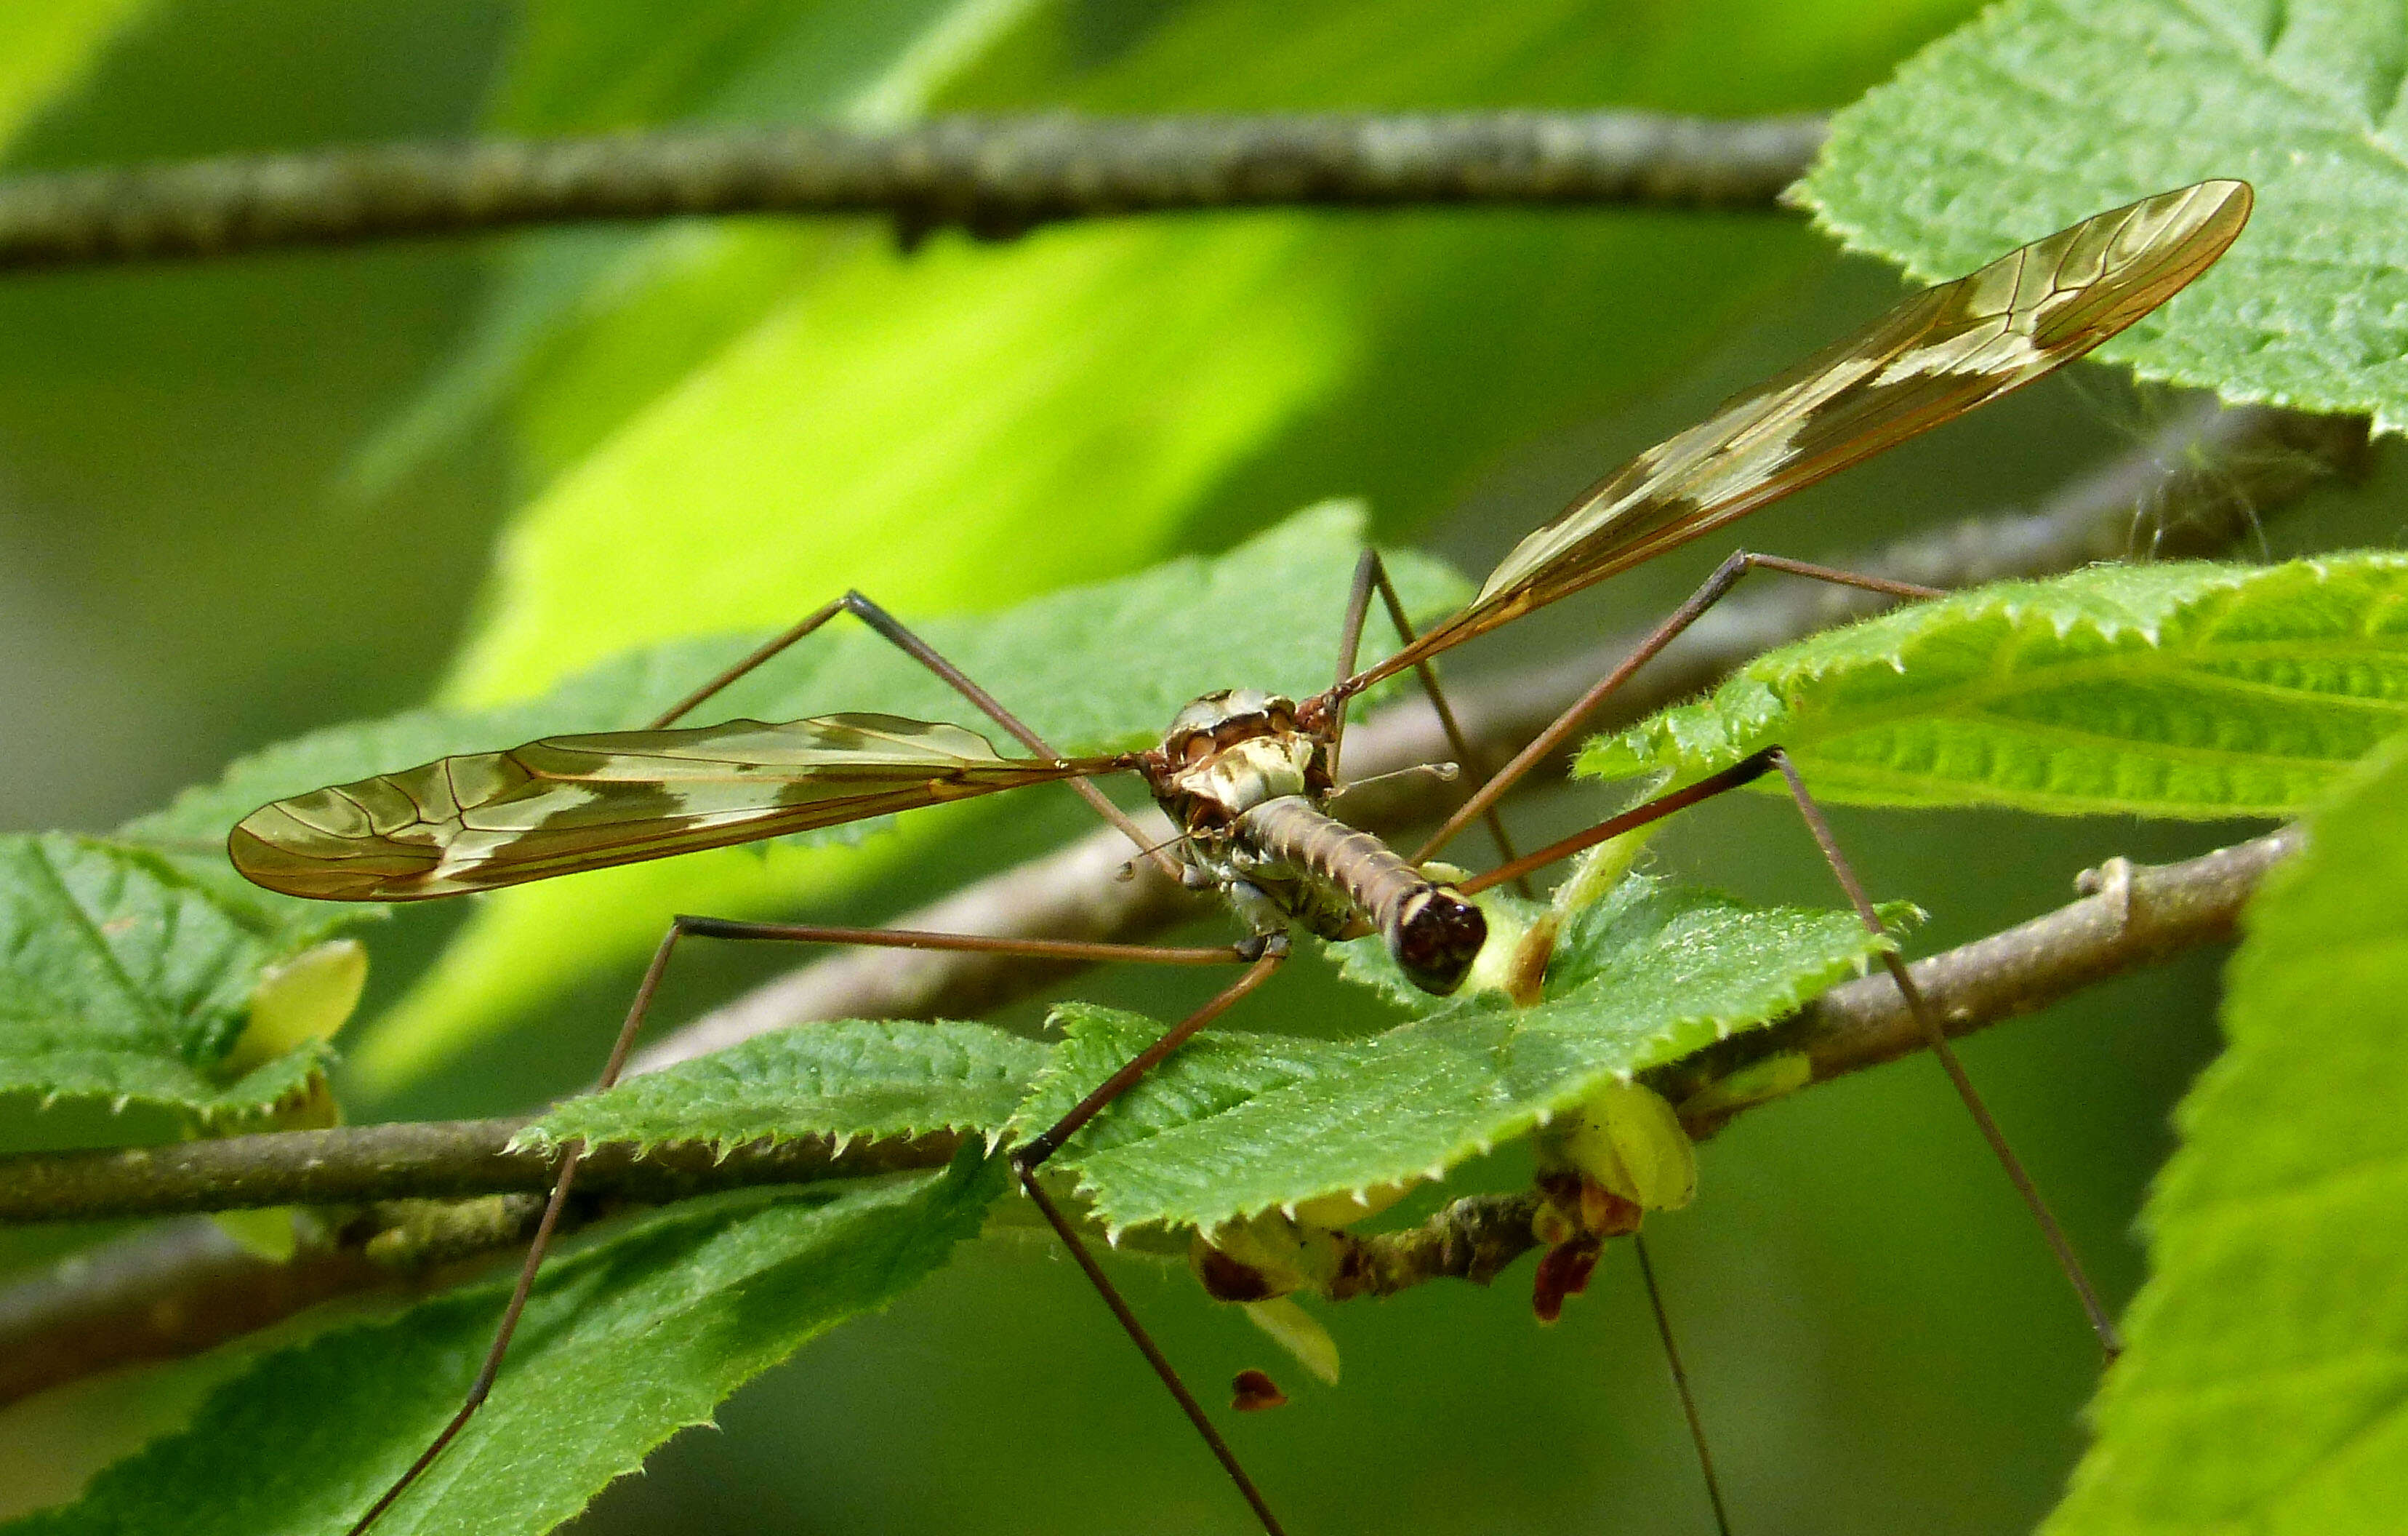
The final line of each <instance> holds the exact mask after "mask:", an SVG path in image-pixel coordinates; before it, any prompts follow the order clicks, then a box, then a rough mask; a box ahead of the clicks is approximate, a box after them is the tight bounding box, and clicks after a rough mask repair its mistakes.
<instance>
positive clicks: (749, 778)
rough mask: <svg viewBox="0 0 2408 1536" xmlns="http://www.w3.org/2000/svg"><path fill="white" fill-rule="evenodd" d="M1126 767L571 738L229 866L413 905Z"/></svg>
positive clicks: (413, 777) (265, 814)
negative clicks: (468, 892)
mask: <svg viewBox="0 0 2408 1536" xmlns="http://www.w3.org/2000/svg"><path fill="white" fill-rule="evenodd" d="M1123 766H1124V765H1123V764H1122V762H1121V761H1120V759H1118V758H1082V759H1069V760H1059V761H1056V760H1046V759H1014V758H1005V757H999V756H997V755H996V751H995V748H994V747H993V746H991V745H990V744H989V743H988V742H987V740H986V739H985V738H983V737H982V736H979V735H977V734H975V733H973V732H970V731H966V730H964V729H962V728H961V727H960V726H958V725H930V724H928V723H927V722H925V721H919V720H905V719H902V718H900V717H898V716H896V715H883V714H836V715H823V716H820V717H818V718H816V719H811V720H796V721H792V722H789V723H787V724H784V725H764V724H763V723H761V722H760V721H757V720H731V721H729V722H727V723H726V724H724V725H710V726H705V727H702V728H700V729H696V730H670V731H619V732H611V733H607V734H602V735H595V736H555V737H549V738H546V739H543V740H540V741H531V742H529V743H527V744H526V745H525V746H523V747H517V748H513V749H512V750H510V751H509V752H493V753H479V754H475V755H472V756H465V757H445V758H442V759H439V760H438V761H436V762H432V763H427V764H424V765H423V766H422V767H419V768H406V769H404V770H403V771H401V772H399V773H384V774H379V775H378V776H377V777H375V778H373V779H363V780H361V781H360V782H357V783H351V784H338V785H336V786H335V787H333V788H330V789H321V790H315V791H312V792H311V793H309V794H308V795H299V796H295V797H293V798H292V799H289V800H279V801H277V802H276V803H275V804H273V805H268V806H263V807H261V808H260V809H259V810H257V811H252V812H251V814H250V815H249V816H246V817H244V818H243V820H242V822H241V824H240V825H237V826H236V828H235V829H234V831H233V833H232V834H231V835H230V836H229V837H228V838H227V840H226V852H227V854H228V855H229V856H230V857H232V858H233V860H234V865H235V868H237V869H239V870H241V871H242V873H243V874H244V875H245V876H247V877H248V878H249V879H251V881H252V882H253V883H257V884H260V885H265V886H266V887H267V888H268V889H269V890H272V891H282V892H284V893H285V894H286V895H288V896H303V897H319V898H321V899H323V900H333V901H415V900H421V899H423V898H425V897H437V896H451V895H453V894H455V893H457V892H461V891H482V890H491V889H493V888H494V887H495V886H501V885H515V884H518V883H521V882H523V881H529V880H542V879H544V878H546V877H548V876H552V875H559V874H567V873H570V872H573V871H576V870H581V869H598V868H602V867H603V866H605V865H611V864H628V863H633V862H634V861H636V860H638V859H649V858H662V857H666V856H667V855H668V854H685V853H691V852H693V851H695V849H699V848H719V847H724V846H725V845H727V844H729V843H737V842H749V841H752V840H754V839H757V838H773V837H778V836H780V835H781V834H784V833H789V832H806V831H810V830H811V829H812V828H814V827H822V826H835V825H839V824H841V823H844V822H851V821H859V820H861V819H862V818H864V817H867V816H880V815H884V814H886V813H888V812H890V811H909V810H911V809H913V808H915V807H918V806H924V805H935V804H937V803H939V802H940V801H945V800H960V799H968V798H969V797H973V796H978V795H989V794H993V793H994V792H996V790H1001V789H1012V788H1016V787H1018V786H1019V785H1022V784H1034V783H1044V782H1050V781H1053V780H1057V779H1072V778H1078V777H1082V776H1083V775H1087V774H1094V773H1102V772H1108V771H1111V769H1113V768H1120V767H1123Z"/></svg>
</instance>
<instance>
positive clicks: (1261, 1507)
mask: <svg viewBox="0 0 2408 1536" xmlns="http://www.w3.org/2000/svg"><path fill="white" fill-rule="evenodd" d="M1012 1161H1013V1165H1014V1167H1015V1170H1017V1171H1018V1173H1019V1174H1020V1187H1021V1188H1023V1189H1025V1190H1026V1191H1028V1198H1029V1199H1032V1200H1035V1201H1036V1202H1037V1209H1038V1210H1039V1212H1041V1213H1043V1214H1044V1216H1045V1222H1046V1225H1047V1226H1049V1227H1053V1228H1054V1235H1055V1236H1057V1237H1059V1238H1060V1239H1061V1240H1062V1245H1063V1246H1064V1247H1066V1248H1068V1249H1069V1250H1070V1256H1071V1258H1072V1259H1074V1260H1076V1261H1077V1263H1078V1266H1079V1268H1080V1269H1081V1270H1084V1271H1085V1273H1086V1276H1087V1280H1088V1282H1089V1283H1090V1284H1092V1285H1094V1286H1095V1287H1096V1290H1097V1293H1098V1294H1099V1295H1101V1296H1102V1297H1103V1299H1104V1305H1105V1306H1107V1307H1110V1308H1111V1311H1112V1315H1113V1316H1114V1317H1116V1318H1118V1319H1119V1320H1120V1325H1121V1327H1122V1328H1125V1330H1127V1333H1128V1336H1129V1339H1130V1341H1131V1342H1134V1343H1135V1344H1136V1345H1137V1347H1138V1351H1139V1353H1140V1354H1142V1355H1143V1356H1144V1357H1145V1360H1146V1364H1148V1365H1150V1366H1152V1367H1154V1374H1155V1375H1156V1376H1159V1377H1160V1378H1162V1385H1164V1386H1166V1387H1168V1389H1169V1391H1170V1395H1171V1397H1173V1398H1174V1399H1176V1400H1178V1402H1179V1408H1180V1411H1181V1412H1182V1413H1183V1414H1186V1415H1187V1422H1188V1423H1190V1424H1193V1425H1194V1426H1196V1432H1197V1434H1199V1435H1201V1436H1203V1437H1204V1443H1205V1444H1206V1445H1209V1446H1211V1450H1212V1455H1213V1457H1214V1458H1215V1459H1217V1460H1218V1461H1219V1462H1220V1463H1221V1470H1222V1471H1225V1472H1227V1473H1228V1474H1229V1481H1230V1482H1232V1483H1235V1484H1236V1485H1238V1492H1239V1493H1240V1494H1242V1495H1243V1496H1244V1497H1245V1500H1246V1502H1247V1503H1248V1504H1249V1505H1251V1506H1252V1507H1253V1509H1254V1518H1255V1519H1257V1520H1260V1521H1261V1522H1262V1523H1263V1529H1264V1530H1265V1531H1266V1532H1268V1533H1269V1536H1286V1532H1285V1531H1284V1530H1283V1529H1282V1528H1281V1526H1280V1523H1279V1516H1277V1515H1275V1514H1272V1513H1271V1507H1270V1505H1269V1502H1267V1501H1266V1500H1264V1498H1263V1494H1262V1490H1261V1489H1260V1488H1258V1487H1256V1486H1254V1479H1253V1478H1251V1477H1249V1476H1247V1475H1246V1469H1245V1468H1244V1467H1242V1466H1240V1464H1239V1462H1238V1456H1237V1453H1236V1452H1234V1451H1232V1450H1230V1449H1229V1443H1228V1442H1227V1441H1226V1440H1223V1439H1222V1438H1221V1431H1220V1430H1218V1429H1216V1428H1213V1427H1212V1421H1211V1419H1210V1418H1208V1417H1206V1416H1205V1414H1204V1405H1203V1404H1202V1403H1199V1402H1197V1400H1196V1394H1195V1393H1193V1392H1190V1391H1189V1390H1188V1389H1187V1384H1186V1383H1185V1382H1183V1381H1181V1380H1180V1379H1179V1372H1178V1371H1177V1370H1176V1369H1174V1368H1173V1367H1172V1365H1171V1363H1170V1360H1169V1358H1168V1357H1167V1356H1165V1355H1164V1354H1163V1353H1162V1347H1161V1346H1160V1345H1158V1344H1156V1343H1155V1342H1154V1336H1153V1335H1152V1334H1149V1333H1148V1332H1146V1331H1145V1325H1144V1324H1142V1323H1140V1322H1139V1321H1138V1320H1137V1313H1134V1312H1132V1311H1130V1310H1129V1304H1128V1302H1127V1301H1126V1300H1125V1299H1123V1298H1122V1296H1121V1293H1120V1288H1119V1287H1118V1286H1116V1285H1113V1284H1112V1282H1111V1276H1109V1275H1107V1274H1105V1273H1104V1267H1103V1266H1102V1265H1100V1264H1098V1263H1097V1262H1096V1256H1095V1255H1094V1254H1093V1253H1091V1252H1089V1251H1088V1248H1087V1245H1086V1243H1085V1242H1082V1241H1081V1239H1080V1237H1079V1234H1078V1232H1077V1231H1076V1230H1075V1229H1074V1228H1073V1227H1071V1226H1070V1223H1069V1222H1068V1219H1066V1218H1065V1217H1064V1216H1063V1214H1062V1213H1061V1211H1060V1210H1059V1209H1058V1208H1057V1207H1055V1205H1054V1201H1053V1200H1052V1199H1051V1198H1049V1197H1048V1196H1047V1195H1046V1193H1045V1190H1044V1187H1043V1186H1042V1185H1040V1184H1039V1183H1038V1182H1037V1170H1035V1169H1034V1168H1031V1167H1029V1166H1027V1165H1025V1164H1023V1163H1021V1162H1020V1160H1019V1159H1018V1158H1017V1157H1014V1158H1013V1160H1012Z"/></svg>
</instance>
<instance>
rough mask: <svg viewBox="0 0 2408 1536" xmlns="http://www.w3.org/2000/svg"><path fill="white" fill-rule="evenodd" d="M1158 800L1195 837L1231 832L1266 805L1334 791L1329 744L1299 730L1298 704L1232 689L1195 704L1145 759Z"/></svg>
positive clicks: (1257, 691) (1251, 690) (1172, 724)
mask: <svg viewBox="0 0 2408 1536" xmlns="http://www.w3.org/2000/svg"><path fill="white" fill-rule="evenodd" d="M1144 766H1145V768H1146V770H1147V777H1148V779H1149V780H1150V781H1151V782H1152V783H1153V786H1154V798H1155V799H1156V800H1157V801H1159V802H1160V803H1161V805H1162V808H1163V809H1164V810H1165V811H1168V812H1169V813H1170V815H1171V816H1172V817H1173V818H1174V819H1175V820H1177V821H1178V822H1179V824H1180V825H1182V826H1183V827H1185V828H1187V829H1188V830H1190V831H1209V830H1214V829H1218V828H1222V827H1226V826H1227V825H1229V824H1230V823H1231V822H1233V821H1235V820H1236V819H1237V818H1238V817H1239V816H1240V815H1242V814H1243V813H1244V812H1245V811H1248V810H1250V809H1252V808H1253V807H1254V806H1257V805H1260V804H1262V803H1263V802H1264V801H1265V800H1269V799H1276V798H1278V797H1281V796H1283V795H1301V796H1304V797H1307V798H1309V799H1312V801H1314V802H1315V803H1316V804H1317V803H1319V802H1320V800H1322V799H1323V798H1324V797H1326V796H1327V795H1328V793H1329V791H1330V788H1331V781H1330V776H1329V743H1328V742H1327V741H1326V739H1324V738H1322V737H1321V736H1320V735H1318V734H1317V733H1314V732H1312V731H1309V730H1306V729H1304V728H1302V727H1300V726H1299V725H1297V708H1296V700H1294V699H1292V698H1287V697H1284V696H1281V695H1279V694H1269V693H1265V692H1263V691H1262V690H1261V689H1259V688H1226V689H1223V690H1222V691H1221V692H1219V693H1216V694H1206V695H1205V696H1203V697H1201V698H1198V699H1195V700H1192V701H1190V702H1189V703H1188V704H1187V705H1186V707H1185V708H1183V709H1182V710H1181V711H1179V713H1178V714H1177V715H1176V716H1174V717H1173V718H1172V720H1171V722H1170V729H1169V730H1168V731H1166V732H1164V733H1163V738H1162V745H1161V746H1159V747H1157V748H1155V749H1154V751H1153V752H1150V753H1148V754H1145V759H1144Z"/></svg>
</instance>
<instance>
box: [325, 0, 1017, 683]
mask: <svg viewBox="0 0 2408 1536" xmlns="http://www.w3.org/2000/svg"><path fill="white" fill-rule="evenodd" d="M1026 8H1027V5H1026V0H893V3H890V4H885V5H879V6H830V5H820V4H810V3H796V0H776V3H771V4H767V5H764V4H758V3H755V0H712V3H709V4H702V5H693V6H681V7H675V8H674V9H673V10H665V9H664V8H663V7H658V6H645V5H626V4H613V5H594V4H585V3H572V4H559V3H554V0H538V3H537V4H534V5H531V6H529V7H526V9H527V12H528V14H527V15H526V17H525V18H524V20H523V24H522V25H521V28H520V30H519V34H518V39H517V46H516V48H515V49H514V50H512V54H511V57H510V58H509V61H508V64H507V65H506V67H505V70H504V72H503V77H502V80H501V87H500V90H499V91H498V92H497V93H496V96H495V103H494V108H493V110H492V111H491V113H490V114H489V120H488V125H489V126H490V127H491V128H492V130H493V131H495V132H496V133H501V134H511V135H522V136H558V135H565V134H596V133H609V132H612V131H619V130H628V129H637V128H641V127H645V126H649V125H651V124H653V123H659V122H679V121H695V120H700V121H705V122H712V121H722V122H724V121H744V122H809V121H814V120H822V121H824V120H829V119H834V120H839V121H845V122H854V123H857V124H862V125H871V124H877V123H885V122H897V121H901V120H905V119H908V118H909V117H910V116H912V115H914V114H915V113H916V112H917V111H918V109H919V107H920V105H921V103H922V102H924V101H925V98H926V96H927V94H928V93H929V92H930V91H931V90H933V89H935V88H936V87H937V86H938V85H939V84H940V83H941V82H942V81H943V80H944V79H946V78H947V77H948V76H949V75H950V74H951V73H952V72H953V70H954V69H956V68H958V67H959V66H960V65H961V64H962V62H963V61H964V60H965V59H966V58H968V57H972V56H975V54H976V53H977V52H978V50H980V49H981V48H982V46H983V45H984V43H985V41H986V39H987V38H988V37H989V36H991V35H992V34H994V33H995V32H996V31H997V30H998V29H1001V28H1004V27H1007V26H1009V25H1010V24H1011V22H1013V21H1014V20H1015V19H1016V18H1017V16H1018V15H1019V14H1020V13H1021V12H1022V11H1024V10H1025V9H1026ZM881 237H882V232H880V231H878V230H877V229H875V228H874V227H865V226H864V225H863V224H861V223H858V222H855V223H827V222H820V223H806V224H799V225H798V224H791V223H753V222H730V221H716V222H710V223H690V224H683V225H676V226H670V227H666V228H656V229H652V230H646V231H642V232H640V233H638V232H630V231H627V230H618V229H601V230H559V231H547V232H544V233H540V234H535V235H529V236H525V237H521V238H519V239H516V240H514V241H512V242H510V243H509V245H508V246H507V247H506V248H505V249H504V250H503V251H502V252H501V253H500V255H499V257H498V259H497V261H496V268H497V280H496V282H495V289H494V292H493V294H491V295H490V297H489V298H488V300H487V302H486V304H485V307H484V311H483V314H482V315H481V317H480V322H479V323H478V325H477V327H476V329H475V330H474V332H473V333H472V334H471V335H470V337H468V340H467V343H466V347H465V348H464V349H463V350H462V352H460V353H459V355H458V356H457V357H456V358H455V359H454V361H453V362H452V365H451V366H449V367H447V368H446V369H445V370H444V371H443V372H442V374H441V375H440V376H439V377H438V378H437V379H436V380H434V382H433V383H432V384H431V385H430V386H429V388H428V389H427V391H426V393H425V394H424V395H423V396H422V397H421V398H420V399H419V400H418V402H417V403H416V404H415V405H414V406H413V407H412V408H411V409H409V411H407V412H406V413H405V414H404V415H403V416H402V417H401V418H400V419H399V420H397V421H395V422H394V423H392V425H391V426H390V427H388V428H387V430H386V431H385V432H384V433H383V434H381V435H380V438H379V439H378V440H377V441H376V442H374V443H372V444H371V445H370V446H369V447H368V448H367V449H366V451H365V452H364V453H363V454H362V455H361V460H360V463H359V466H358V468H357V474H358V477H359V478H360V479H361V480H363V481H366V483H367V484H369V485H371V486H375V485H381V484H386V483H390V482H391V481H393V480H394V478H395V477H396V476H398V475H399V474H401V473H402V472H404V471H406V470H408V469H409V468H410V467H413V466H415V465H416V464H418V463H419V462H421V461H422V460H423V459H424V458H425V457H426V456H427V455H428V454H429V453H430V452H434V451H436V450H437V449H439V448H440V447H441V446H442V444H443V443H444V442H446V441H447V440H449V439H451V438H454V437H456V436H458V435H460V434H461V433H462V432H464V431H465V430H466V429H467V428H468V427H469V426H471V425H472V424H473V423H475V422H476V421H477V420H478V419H479V418H480V417H482V416H485V415H487V414H489V413H491V412H493V411H495V409H501V408H502V407H504V406H505V405H508V404H510V403H511V401H512V397H513V396H514V395H515V396H516V400H515V404H516V407H517V423H516V424H517V426H518V429H519V431H520V435H521V437H520V441H521V446H522V447H523V449H524V450H525V457H526V458H527V459H528V460H529V461H530V468H531V470H532V472H533V478H534V480H535V481H537V482H538V483H540V482H541V481H546V480H549V479H551V478H552V475H554V474H556V473H558V472H559V471H561V470H562V469H565V468H567V467H571V466H573V465H575V464H576V463H577V461H578V460H579V459H581V458H582V457H583V456H584V455H585V454H586V453H588V452H592V450H593V449H594V447H595V445H596V443H598V442H599V441H601V440H602V439H603V438H606V437H608V436H609V433H611V432H612V431H613V430H615V429H616V428H617V427H618V426H619V425H620V424H621V423H624V421H625V420H626V419H627V418H628V416H630V415H631V414H632V413H634V412H636V411H637V410H638V409H642V407H643V406H644V405H645V404H646V403H647V402H649V401H651V400H652V399H655V398H657V397H658V396H659V395H662V394H663V393H665V392H666V391H667V390H668V389H670V388H672V387H673V386H674V385H675V384H676V382H677V380H679V379H681V378H682V377H683V376H684V375H685V374H687V373H688V372H690V371H691V370H693V369H695V368H696V367H699V366H704V365H706V364H707V363H708V362H709V361H710V358H711V357H712V356H713V354H715V353H716V352H718V351H719V350H720V349H721V348H723V347H724V346H725V345H727V344H728V342H729V341H730V340H732V339H733V338H735V337H739V336H741V335H742V334H743V333H744V331H745V330H746V329H747V328H748V327H750V326H753V325H754V324H756V323H759V322H760V321H761V319H762V317H763V315H764V313H765V312H767V310H769V309H772V308H774V307H775V306H776V305H778V304H779V303H780V302H781V300H782V299H783V298H784V297H785V295H787V294H789V293H791V292H792V290H793V288H794V287H795V285H796V281H797V280H798V279H799V278H801V277H803V276H805V275H808V274H809V273H810V272H812V271H813V270H815V269H816V268H818V267H820V266H824V265H826V264H828V263H830V262H837V261H841V260H843V259H845V256H846V254H847V252H850V251H853V250H855V249H856V248H858V247H860V246H862V245H863V244H864V243H865V242H870V243H874V242H876V241H877V240H879V239H880V238H881ZM770 620H771V616H769V615H761V616H760V618H759V622H761V623H765V624H766V623H768V622H770ZM736 622H741V621H740V618H739V619H738V620H737V621H736ZM609 649H611V648H610V647H604V648H603V650H602V651H597V652H595V653H593V654H601V653H606V652H607V651H608V650H609Z"/></svg>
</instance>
